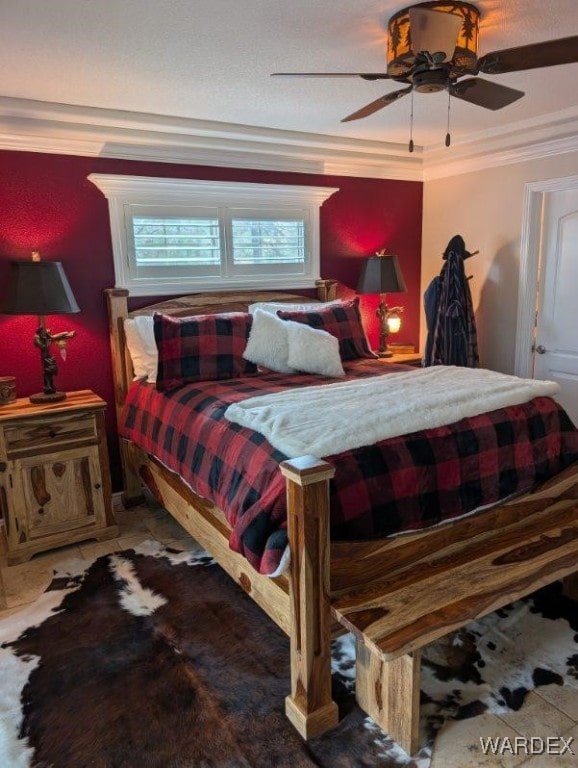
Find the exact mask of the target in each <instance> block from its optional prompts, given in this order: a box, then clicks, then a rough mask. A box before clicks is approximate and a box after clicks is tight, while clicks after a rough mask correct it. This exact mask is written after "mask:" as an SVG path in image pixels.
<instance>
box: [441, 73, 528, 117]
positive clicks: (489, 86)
mask: <svg viewBox="0 0 578 768" xmlns="http://www.w3.org/2000/svg"><path fill="white" fill-rule="evenodd" d="M450 94H451V95H452V96H455V97H456V99H462V101H468V102H469V103H470V104H476V106H478V107H485V108H486V109H493V110H496V109H502V108H503V107H507V106H508V104H512V103H513V102H514V101H517V100H518V99H521V98H522V96H523V95H524V92H523V91H517V90H516V89H515V88H508V87H506V86H505V85H500V84H499V83H492V82H490V80H483V79H482V78H481V77H468V78H467V79H466V80H460V81H459V82H457V83H454V84H453V85H451V86H450Z"/></svg>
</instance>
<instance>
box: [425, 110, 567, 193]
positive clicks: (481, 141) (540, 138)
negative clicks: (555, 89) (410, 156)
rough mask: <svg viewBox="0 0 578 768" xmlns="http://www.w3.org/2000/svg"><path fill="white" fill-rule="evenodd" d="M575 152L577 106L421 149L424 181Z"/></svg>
mask: <svg viewBox="0 0 578 768" xmlns="http://www.w3.org/2000/svg"><path fill="white" fill-rule="evenodd" d="M576 151H578V108H576V107H572V108H570V109H567V110H563V111H560V112H556V113H555V114H554V115H551V114H550V115H542V116H540V117H537V118H532V119H531V120H525V121H520V122H518V123H510V124H509V125H507V126H505V127H504V128H501V129H499V130H493V131H480V132H478V133H475V134H470V135H469V136H468V137H467V138H466V139H464V140H462V141H458V142H456V143H455V144H453V145H452V147H451V153H450V152H449V151H448V149H447V148H445V147H442V146H441V145H438V146H435V147H430V148H428V149H426V150H424V152H423V180H424V181H429V180H431V179H440V178H445V177H448V176H458V175H460V174H463V173H472V172H475V171H481V170H484V169H485V168H495V167H499V166H503V165H510V164H512V163H521V162H525V161H528V160H540V159H543V158H546V157H552V156H554V155H561V154H566V153H567V152H576Z"/></svg>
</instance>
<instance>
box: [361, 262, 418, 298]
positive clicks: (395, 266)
mask: <svg viewBox="0 0 578 768" xmlns="http://www.w3.org/2000/svg"><path fill="white" fill-rule="evenodd" d="M406 291H407V288H406V287H405V281H404V279H403V275H402V274H401V268H400V266H399V261H398V258H397V256H391V255H384V256H370V257H369V258H368V259H366V261H365V262H364V264H363V267H362V269H361V275H360V276H359V283H358V285H357V292H358V293H405V292H406Z"/></svg>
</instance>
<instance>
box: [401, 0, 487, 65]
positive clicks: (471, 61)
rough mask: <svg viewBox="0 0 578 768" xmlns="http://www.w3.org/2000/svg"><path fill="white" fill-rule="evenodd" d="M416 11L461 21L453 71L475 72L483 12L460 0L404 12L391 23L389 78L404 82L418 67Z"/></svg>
mask: <svg viewBox="0 0 578 768" xmlns="http://www.w3.org/2000/svg"><path fill="white" fill-rule="evenodd" d="M415 8H423V9H426V10H428V11H437V12H440V13H451V14H454V15H455V16H459V17H461V20H462V21H461V25H460V27H459V30H458V35H457V40H456V48H455V51H454V52H453V57H452V56H451V53H450V55H449V58H450V59H452V68H453V69H455V70H460V73H461V74H467V73H470V72H475V71H476V64H477V52H478V33H479V19H480V12H479V10H478V9H477V8H476V7H475V5H472V4H471V3H464V2H461V1H460V0H434V1H433V2H427V3H418V4H416V5H413V6H409V7H408V8H404V9H403V10H402V11H398V12H397V13H396V14H394V15H393V16H392V17H391V18H390V20H389V21H388V24H387V28H388V38H387V74H388V75H389V76H390V77H393V78H397V77H401V78H404V77H406V76H407V75H408V74H409V73H410V72H411V69H412V67H413V65H414V64H415V57H416V52H415V51H414V50H413V48H412V39H411V22H410V10H412V9H415ZM417 53H419V51H418V52H417ZM430 53H435V51H430ZM446 53H449V52H446Z"/></svg>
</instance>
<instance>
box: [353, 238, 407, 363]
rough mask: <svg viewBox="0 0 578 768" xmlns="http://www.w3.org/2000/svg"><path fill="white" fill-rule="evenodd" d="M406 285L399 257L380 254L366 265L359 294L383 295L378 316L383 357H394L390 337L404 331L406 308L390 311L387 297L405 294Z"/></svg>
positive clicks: (362, 270) (379, 351) (377, 312)
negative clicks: (404, 310)
mask: <svg viewBox="0 0 578 768" xmlns="http://www.w3.org/2000/svg"><path fill="white" fill-rule="evenodd" d="M406 291H407V288H406V287H405V281H404V279H403V275H402V274H401V268H400V266H399V260H398V258H397V256H393V255H391V254H386V253H385V251H384V250H382V251H377V253H376V254H375V256H370V257H369V258H368V259H367V260H366V261H365V263H364V265H363V267H362V269H361V275H360V277H359V284H358V286H357V292H358V293H379V295H380V301H379V307H378V309H377V311H376V313H375V314H376V316H377V318H378V319H379V349H378V350H377V354H378V355H379V356H380V357H391V356H392V355H393V352H390V351H389V350H388V348H387V337H388V336H389V334H390V333H397V332H398V331H399V329H400V328H401V317H400V313H401V312H403V307H391V308H390V307H388V306H387V303H386V299H385V294H386V293H405V292H406Z"/></svg>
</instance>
